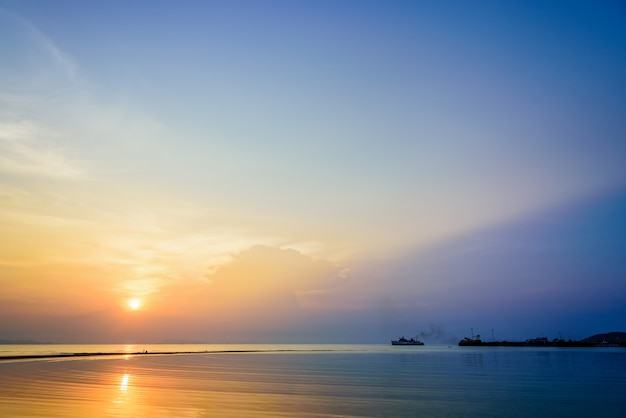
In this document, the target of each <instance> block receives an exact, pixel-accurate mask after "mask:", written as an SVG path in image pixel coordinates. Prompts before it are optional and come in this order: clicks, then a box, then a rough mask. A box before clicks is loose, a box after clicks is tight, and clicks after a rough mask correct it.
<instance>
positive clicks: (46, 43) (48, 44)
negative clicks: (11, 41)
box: [12, 15, 78, 79]
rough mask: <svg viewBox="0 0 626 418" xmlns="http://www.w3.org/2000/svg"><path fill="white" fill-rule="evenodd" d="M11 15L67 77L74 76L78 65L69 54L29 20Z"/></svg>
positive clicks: (71, 77) (72, 77)
mask: <svg viewBox="0 0 626 418" xmlns="http://www.w3.org/2000/svg"><path fill="white" fill-rule="evenodd" d="M12 17H13V18H14V19H16V20H17V21H18V22H19V23H21V24H22V25H23V26H24V28H25V29H26V30H27V31H28V32H29V33H30V34H31V36H32V37H33V39H34V41H35V42H36V43H37V44H38V45H40V47H41V48H42V49H43V50H44V51H46V52H47V53H48V54H49V55H50V56H51V57H52V58H53V60H54V62H55V63H56V64H58V65H59V66H60V67H61V68H62V69H63V72H64V73H65V75H66V76H67V77H68V78H70V79H74V78H75V76H76V73H77V71H78V66H77V65H76V63H75V62H74V60H73V59H72V58H70V56H69V55H68V54H67V53H66V52H65V51H63V50H62V49H61V48H60V47H59V46H58V45H57V44H56V42H55V41H54V40H52V38H50V37H49V36H48V35H46V34H45V33H44V32H43V31H41V30H40V29H39V28H38V27H37V26H35V25H34V24H32V23H31V22H29V21H27V20H25V19H23V18H21V17H19V16H15V15H13V16H12Z"/></svg>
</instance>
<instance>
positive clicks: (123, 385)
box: [120, 373, 130, 392]
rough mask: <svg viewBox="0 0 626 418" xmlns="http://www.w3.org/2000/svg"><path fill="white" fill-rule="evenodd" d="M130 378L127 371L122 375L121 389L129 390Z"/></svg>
mask: <svg viewBox="0 0 626 418" xmlns="http://www.w3.org/2000/svg"><path fill="white" fill-rule="evenodd" d="M129 380H130V375H129V374H128V373H125V374H124V376H123V377H122V383H121V384H120V390H121V391H123V392H126V391H127V390H128V381H129Z"/></svg>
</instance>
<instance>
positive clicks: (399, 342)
mask: <svg viewBox="0 0 626 418" xmlns="http://www.w3.org/2000/svg"><path fill="white" fill-rule="evenodd" d="M391 345H424V343H423V342H421V341H420V340H417V339H415V338H411V339H406V338H404V337H400V338H398V339H397V340H392V341H391Z"/></svg>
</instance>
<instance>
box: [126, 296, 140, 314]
mask: <svg viewBox="0 0 626 418" xmlns="http://www.w3.org/2000/svg"><path fill="white" fill-rule="evenodd" d="M128 307H129V308H130V309H132V310H133V311H136V310H137V309H139V308H140V307H141V301H140V300H139V299H137V298H135V299H130V300H129V301H128Z"/></svg>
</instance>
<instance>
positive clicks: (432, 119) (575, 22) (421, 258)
mask: <svg viewBox="0 0 626 418" xmlns="http://www.w3.org/2000/svg"><path fill="white" fill-rule="evenodd" d="M625 75H626V6H624V3H623V2H621V1H617V0H616V1H610V0H607V1H601V2H596V1H519V2H512V1H478V2H469V1H365V0H363V1H352V0H342V1H150V2H148V1H145V2H143V1H134V2H130V1H100V2H88V1H79V0H75V1H74V0H72V1H70V0H59V1H44V0H41V1H35V0H0V288H1V289H2V290H1V291H0V340H11V339H13V340H15V339H35V340H43V341H53V342H60V343H61V342H78V343H80V342H85V343H88V342H114V343H117V342H120V343H123V342H165V341H198V342H216V343H217V342H219V343H231V342H232V343H239V342H281V343H282V342H294V343H298V342H306V343H315V342H321V343H326V342H374V343H375V342H381V343H387V342H388V340H389V339H390V338H396V337H398V336H400V335H402V334H404V335H407V336H411V335H415V334H418V333H422V336H423V338H424V339H425V340H426V341H433V342H434V341H438V342H449V341H454V340H455V339H456V338H461V337H463V336H466V335H469V333H470V329H471V328H473V329H474V331H475V332H479V333H482V334H483V335H489V336H491V330H492V329H493V330H494V332H495V336H496V338H530V337H536V336H547V337H550V338H554V337H556V336H558V333H559V332H560V333H562V336H563V337H572V338H583V337H586V336H589V335H591V334H594V333H598V332H608V331H626V76H625Z"/></svg>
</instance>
